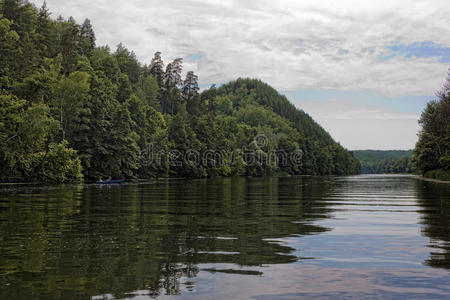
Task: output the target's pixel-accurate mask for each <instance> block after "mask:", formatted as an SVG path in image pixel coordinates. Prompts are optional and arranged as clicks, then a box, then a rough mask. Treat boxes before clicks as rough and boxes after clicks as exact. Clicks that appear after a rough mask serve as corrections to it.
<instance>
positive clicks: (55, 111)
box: [0, 0, 360, 182]
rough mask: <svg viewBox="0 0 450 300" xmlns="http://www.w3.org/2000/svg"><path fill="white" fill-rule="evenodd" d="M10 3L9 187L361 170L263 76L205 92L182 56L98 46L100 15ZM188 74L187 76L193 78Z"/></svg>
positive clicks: (2, 147) (5, 26) (1, 64)
mask: <svg viewBox="0 0 450 300" xmlns="http://www.w3.org/2000/svg"><path fill="white" fill-rule="evenodd" d="M50 15H51V13H50V12H49V11H48V9H47V7H46V6H45V4H44V5H43V6H42V7H41V8H40V9H38V8H36V7H35V6H34V5H33V4H30V3H28V2H25V1H14V0H3V1H2V2H0V43H1V47H0V100H1V101H0V180H3V181H13V180H36V181H48V182H67V181H78V180H80V179H81V178H82V177H84V179H86V180H98V179H99V178H105V177H115V178H121V177H125V178H151V177H159V176H177V177H180V176H189V177H206V176H241V175H251V176H264V175H271V174H276V173H283V174H337V175H344V174H355V173H358V172H359V171H360V164H359V162H358V161H357V160H356V159H355V158H354V157H353V155H352V154H351V153H350V152H348V151H347V150H346V149H344V148H343V147H342V146H341V145H339V144H338V143H336V142H335V141H333V139H332V138H331V137H330V135H329V134H328V133H327V132H326V131H325V130H323V128H321V127H320V126H319V125H318V124H317V123H316V122H314V120H313V119H312V118H311V117H310V116H309V115H308V114H306V113H305V112H303V111H301V110H298V109H297V108H295V107H294V105H292V104H291V103H290V102H289V101H288V100H287V99H286V97H284V96H282V95H280V94H279V93H278V92H277V91H276V90H275V89H273V88H272V87H270V86H269V85H267V84H265V83H263V82H261V81H259V80H255V79H237V80H236V81H232V82H230V83H228V84H226V85H223V86H221V87H219V88H216V86H215V85H212V86H211V87H210V88H209V89H204V90H202V91H201V90H200V88H199V85H198V80H199V78H198V76H197V75H196V74H195V73H194V72H193V71H191V70H187V72H186V73H184V72H183V61H182V58H175V59H173V60H172V61H170V62H169V63H167V64H165V63H164V61H163V59H162V55H161V53H160V52H156V53H155V54H154V57H153V59H152V61H151V62H149V64H148V65H145V64H141V63H140V62H139V61H138V59H137V57H136V55H135V53H134V52H133V51H132V50H129V49H127V47H126V46H125V45H123V44H119V45H118V46H117V49H115V50H113V51H112V50H111V49H109V47H98V46H96V44H95V41H96V37H95V33H94V30H93V26H92V24H91V22H90V20H88V19H85V20H84V21H83V23H82V24H81V25H80V24H77V23H76V21H75V20H74V19H73V18H72V17H70V18H69V19H67V20H65V19H64V18H63V17H61V16H60V17H58V18H57V19H56V20H54V19H51V18H50ZM184 74H186V75H184Z"/></svg>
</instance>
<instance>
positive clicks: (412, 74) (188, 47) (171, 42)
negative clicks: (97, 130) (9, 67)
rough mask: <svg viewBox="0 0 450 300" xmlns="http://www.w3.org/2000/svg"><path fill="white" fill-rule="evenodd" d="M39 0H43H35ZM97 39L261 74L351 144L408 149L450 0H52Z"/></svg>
mask: <svg viewBox="0 0 450 300" xmlns="http://www.w3.org/2000/svg"><path fill="white" fill-rule="evenodd" d="M31 2H33V3H35V4H36V5H37V6H41V4H42V2H43V1H42V0H34V1H31ZM47 6H48V8H49V9H50V10H51V11H52V12H53V17H54V18H56V17H57V16H58V15H60V14H61V15H62V16H64V17H66V18H67V17H69V16H73V17H74V18H75V20H76V21H77V22H79V23H81V22H82V21H83V20H84V18H89V19H90V20H91V22H92V24H93V26H94V30H95V33H96V36H97V44H98V45H109V46H110V47H111V48H112V49H115V47H116V45H117V44H119V43H120V42H122V43H123V44H124V45H125V46H127V47H128V48H129V49H130V50H134V52H135V53H136V55H137V57H138V58H139V60H140V61H141V62H143V63H149V62H150V60H151V58H152V56H153V53H154V52H156V51H161V52H162V53H163V58H164V59H165V61H166V62H167V61H169V60H171V59H173V58H175V57H183V59H184V70H185V71H187V70H193V71H194V72H196V73H197V74H198V75H199V77H200V83H201V85H202V86H204V87H206V86H209V85H210V84H212V83H216V84H221V83H225V82H227V81H229V80H232V79H235V78H237V77H253V78H260V79H262V80H263V81H265V82H267V83H269V84H270V85H272V86H273V87H275V88H276V89H277V90H278V91H280V92H281V93H283V94H285V95H286V96H287V97H288V98H289V99H290V100H291V101H292V102H293V103H294V104H295V105H296V106H297V107H298V108H301V109H303V110H305V111H306V112H307V113H309V114H310V115H311V116H312V117H313V118H314V119H315V120H316V121H318V122H319V123H320V124H321V125H322V126H323V127H324V128H325V129H326V130H327V131H328V132H330V134H331V135H332V136H333V137H334V138H335V139H336V140H337V141H339V142H340V143H341V144H342V145H344V146H345V147H347V148H349V149H409V148H413V147H414V144H415V142H416V139H417V137H416V133H417V130H418V125H417V119H418V117H419V115H420V112H421V111H422V110H423V108H424V107H425V105H426V102H427V101H430V100H432V99H433V95H434V93H435V91H436V90H437V89H439V88H440V86H441V85H442V83H443V82H444V80H445V77H446V73H447V69H448V68H449V67H450V22H449V16H450V5H449V4H448V0H442V1H440V0H395V1H394V0H377V1H363V0H355V1H350V0H339V1H336V0H331V1H329V0H321V1H316V0H301V1H298V0H291V1H283V0H279V1H273V0H269V1H266V0H245V1H244V0H241V1H237V0H236V1H234V0H182V1H178V0H174V1H172V0H163V1H160V0H77V1H69V0H47Z"/></svg>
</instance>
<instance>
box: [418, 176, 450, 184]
mask: <svg viewBox="0 0 450 300" xmlns="http://www.w3.org/2000/svg"><path fill="white" fill-rule="evenodd" d="M414 178H417V179H420V180H424V181H430V182H437V183H447V184H450V181H448V180H440V179H434V178H428V177H423V176H420V175H415V176H414Z"/></svg>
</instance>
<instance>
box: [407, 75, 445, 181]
mask: <svg viewBox="0 0 450 300" xmlns="http://www.w3.org/2000/svg"><path fill="white" fill-rule="evenodd" d="M448 82H449V80H448V79H447V81H446V83H445V84H444V87H443V88H442V89H441V90H440V91H439V92H438V93H437V96H438V100H434V101H431V102H429V103H428V104H427V107H426V108H425V110H424V111H423V112H422V115H421V117H420V120H419V124H420V125H421V130H420V132H419V141H418V142H417V144H416V148H415V149H414V158H415V160H416V162H417V167H418V169H419V170H420V172H421V174H422V175H424V176H426V177H431V178H435V179H443V180H448V177H449V176H448V174H449V172H450V89H449V86H448Z"/></svg>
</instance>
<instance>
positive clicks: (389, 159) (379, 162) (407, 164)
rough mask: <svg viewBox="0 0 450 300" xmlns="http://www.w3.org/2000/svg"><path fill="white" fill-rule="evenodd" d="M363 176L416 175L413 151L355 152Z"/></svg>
mask: <svg viewBox="0 0 450 300" xmlns="http://www.w3.org/2000/svg"><path fill="white" fill-rule="evenodd" d="M352 152H353V155H354V157H355V158H357V159H358V160H359V161H360V162H361V167H362V173H363V174H383V173H400V174H401V173H415V172H416V166H415V164H414V162H413V159H412V157H413V150H355V151H352Z"/></svg>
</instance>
